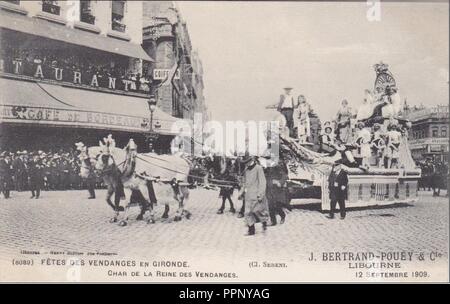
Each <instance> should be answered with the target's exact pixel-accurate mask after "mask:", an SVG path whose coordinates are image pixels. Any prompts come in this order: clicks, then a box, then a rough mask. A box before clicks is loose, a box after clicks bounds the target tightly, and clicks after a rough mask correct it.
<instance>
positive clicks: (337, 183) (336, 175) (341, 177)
mask: <svg viewBox="0 0 450 304" xmlns="http://www.w3.org/2000/svg"><path fill="white" fill-rule="evenodd" d="M328 189H329V191H330V214H329V216H328V218H329V219H333V218H334V213H335V212H336V204H339V211H340V214H341V220H343V219H344V218H345V200H346V199H347V189H348V176H347V172H345V171H344V170H343V169H342V160H338V161H336V162H335V164H334V166H333V168H332V170H331V173H330V176H329V177H328Z"/></svg>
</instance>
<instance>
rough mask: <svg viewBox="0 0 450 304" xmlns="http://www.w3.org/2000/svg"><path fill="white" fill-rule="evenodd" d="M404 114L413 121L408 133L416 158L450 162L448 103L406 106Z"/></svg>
mask: <svg viewBox="0 0 450 304" xmlns="http://www.w3.org/2000/svg"><path fill="white" fill-rule="evenodd" d="M404 116H405V117H406V118H407V119H409V120H410V121H411V123H412V127H411V129H410V131H409V134H408V136H409V137H408V143H409V147H410V149H411V154H412V157H413V158H414V160H416V161H421V160H424V159H426V158H427V157H430V158H433V159H435V160H439V161H444V162H448V153H449V114H448V105H438V106H435V107H431V108H426V107H423V106H422V107H413V108H409V107H407V106H406V109H404Z"/></svg>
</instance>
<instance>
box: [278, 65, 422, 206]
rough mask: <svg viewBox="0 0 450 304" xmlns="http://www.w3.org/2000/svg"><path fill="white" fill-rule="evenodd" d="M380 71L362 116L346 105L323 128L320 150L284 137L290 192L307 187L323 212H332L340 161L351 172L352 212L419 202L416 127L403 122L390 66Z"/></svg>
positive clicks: (377, 68) (282, 145)
mask: <svg viewBox="0 0 450 304" xmlns="http://www.w3.org/2000/svg"><path fill="white" fill-rule="evenodd" d="M374 69H375V72H376V79H375V85H374V90H373V91H369V90H366V98H365V99H364V102H363V104H362V105H361V106H360V108H359V109H358V111H357V114H355V113H353V112H352V111H350V110H348V111H347V110H346V109H345V107H346V104H344V103H343V108H341V109H340V110H339V112H338V115H337V118H336V120H335V121H332V122H330V121H329V122H325V123H324V124H323V126H322V130H321V132H322V134H321V136H322V138H323V140H322V141H321V148H320V149H319V150H318V151H313V150H312V149H311V145H308V144H304V143H302V142H301V141H300V140H298V139H297V138H292V137H290V136H286V135H283V134H281V135H280V154H281V155H282V158H283V159H284V161H285V162H286V164H287V167H288V171H289V185H288V187H289V189H290V193H291V194H292V192H293V191H292V189H293V188H297V189H298V188H303V193H307V195H306V197H308V198H317V199H319V198H320V199H321V202H322V203H321V209H322V210H323V211H325V210H329V209H330V201H329V191H328V176H329V174H330V172H331V169H332V166H333V164H334V162H335V161H336V160H339V159H342V160H345V161H344V164H345V170H346V171H347V173H348V179H349V186H348V200H347V202H346V203H347V207H348V208H352V207H367V206H376V205H388V204H395V203H408V202H413V201H415V200H416V199H417V195H418V193H417V182H418V179H419V178H420V175H421V171H420V169H419V168H417V167H416V165H415V162H414V160H413V159H412V157H411V152H410V149H409V147H408V140H407V136H408V129H409V128H410V127H411V125H410V123H409V122H408V121H407V120H406V119H404V118H403V117H402V113H401V102H400V97H399V94H398V89H397V85H396V82H395V79H394V76H393V75H392V73H391V72H390V71H389V70H388V65H386V64H384V63H380V64H376V65H375V66H374ZM346 113H347V114H346ZM342 117H344V118H343V119H342ZM343 129H345V130H343ZM364 149H366V150H367V149H369V150H368V151H369V152H367V151H366V153H368V154H366V155H365V157H364V155H362V154H361V153H362V152H361V151H364ZM363 153H364V152H363ZM314 189H315V191H314ZM308 190H309V191H308ZM303 196H305V195H303ZM293 198H299V197H298V196H297V197H293Z"/></svg>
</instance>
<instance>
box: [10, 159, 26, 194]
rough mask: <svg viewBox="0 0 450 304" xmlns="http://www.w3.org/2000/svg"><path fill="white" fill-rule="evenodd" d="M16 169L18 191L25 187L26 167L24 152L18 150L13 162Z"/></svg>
mask: <svg viewBox="0 0 450 304" xmlns="http://www.w3.org/2000/svg"><path fill="white" fill-rule="evenodd" d="M12 166H13V170H14V187H15V189H16V191H23V190H24V189H25V178H24V177H26V167H25V163H24V159H23V152H21V151H17V153H16V158H15V159H14V160H13V163H12Z"/></svg>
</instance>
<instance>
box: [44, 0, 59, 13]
mask: <svg viewBox="0 0 450 304" xmlns="http://www.w3.org/2000/svg"><path fill="white" fill-rule="evenodd" d="M42 11H43V12H46V13H50V14H53V15H58V16H59V14H60V12H61V7H59V6H58V5H55V4H51V3H46V2H44V3H42Z"/></svg>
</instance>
